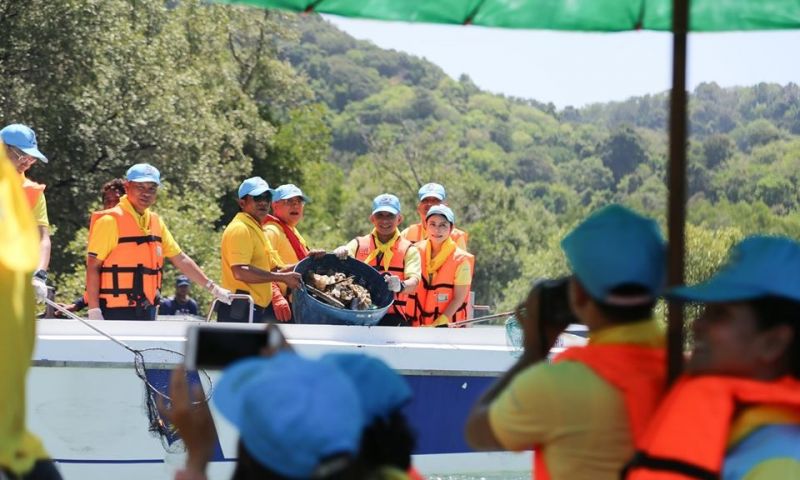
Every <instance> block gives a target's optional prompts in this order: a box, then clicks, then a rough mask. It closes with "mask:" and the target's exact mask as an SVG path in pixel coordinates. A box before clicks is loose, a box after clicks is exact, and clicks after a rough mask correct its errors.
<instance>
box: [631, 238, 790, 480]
mask: <svg viewBox="0 0 800 480" xmlns="http://www.w3.org/2000/svg"><path fill="white" fill-rule="evenodd" d="M667 296H668V297H671V298H674V299H676V300H682V301H687V302H700V303H702V304H704V305H705V309H704V311H703V313H702V314H701V315H700V317H699V318H698V319H697V320H695V321H694V323H693V324H692V332H693V340H694V347H693V349H692V353H691V356H690V357H689V360H688V362H687V364H686V374H685V375H684V376H683V377H680V378H679V379H678V380H677V381H676V382H675V384H674V385H673V386H672V388H671V389H670V392H669V394H668V395H667V396H666V398H664V400H663V402H662V403H661V405H660V406H659V409H658V411H657V412H656V415H655V417H654V418H653V421H652V422H651V423H650V425H649V426H648V430H647V432H646V436H645V441H644V442H642V444H641V445H638V449H637V450H638V451H637V453H636V455H635V456H634V458H633V459H632V460H631V462H630V464H629V465H628V466H627V468H626V475H625V477H624V478H627V479H630V480H647V479H656V478H657V479H659V480H671V479H675V480H680V479H687V478H718V479H721V480H772V479H798V478H800V244H799V243H798V242H796V241H795V240H792V239H789V238H785V237H766V236H753V237H749V238H746V239H744V240H743V241H742V242H740V243H739V244H738V245H736V246H735V247H734V248H733V250H732V252H731V255H730V259H729V260H728V262H727V263H726V264H725V265H723V266H722V268H721V269H720V270H719V271H718V272H717V273H716V274H715V275H714V276H712V277H711V278H710V279H709V280H707V281H706V282H703V283H701V284H699V285H695V286H684V287H679V288H675V289H673V290H671V291H669V292H668V293H667Z"/></svg>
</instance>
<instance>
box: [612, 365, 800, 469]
mask: <svg viewBox="0 0 800 480" xmlns="http://www.w3.org/2000/svg"><path fill="white" fill-rule="evenodd" d="M753 405H774V406H779V407H789V408H792V409H797V410H798V411H800V380H797V379H795V378H792V377H783V378H781V379H779V380H776V381H772V382H762V381H757V380H751V379H744V378H736V377H723V376H711V375H709V376H698V377H688V376H685V377H683V378H681V379H679V380H678V381H677V382H676V383H675V385H674V386H673V387H672V389H671V390H670V392H669V394H668V395H667V397H666V398H665V399H664V401H663V402H662V404H661V406H660V407H659V409H658V411H657V412H656V414H655V416H654V417H653V419H652V421H651V422H650V425H649V426H648V428H647V432H646V434H645V436H644V438H643V440H642V442H641V444H640V445H638V448H637V453H636V455H635V456H634V458H633V459H632V460H631V461H630V462H629V463H628V465H627V466H626V467H625V470H624V471H623V476H622V478H625V479H628V480H689V479H705V478H709V479H712V478H713V479H716V478H719V475H720V472H721V471H722V464H723V461H724V458H725V450H726V448H727V442H728V437H729V434H730V425H731V423H732V421H733V420H734V417H735V415H736V414H737V408H738V407H741V406H753Z"/></svg>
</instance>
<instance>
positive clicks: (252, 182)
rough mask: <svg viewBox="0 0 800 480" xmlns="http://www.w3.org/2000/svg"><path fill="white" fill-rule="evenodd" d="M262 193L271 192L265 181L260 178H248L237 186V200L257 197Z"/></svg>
mask: <svg viewBox="0 0 800 480" xmlns="http://www.w3.org/2000/svg"><path fill="white" fill-rule="evenodd" d="M264 192H272V190H271V189H270V188H269V184H268V183H267V181H266V180H264V179H263V178H261V177H250V178H248V179H247V180H245V181H244V182H242V184H241V185H239V198H244V197H245V196H246V195H250V196H252V197H257V196H259V195H261V194H262V193H264Z"/></svg>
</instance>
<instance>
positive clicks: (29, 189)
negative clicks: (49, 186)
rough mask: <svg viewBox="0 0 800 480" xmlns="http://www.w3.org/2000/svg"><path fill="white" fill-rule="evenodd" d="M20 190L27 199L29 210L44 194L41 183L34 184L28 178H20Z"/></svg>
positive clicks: (43, 187)
mask: <svg viewBox="0 0 800 480" xmlns="http://www.w3.org/2000/svg"><path fill="white" fill-rule="evenodd" d="M22 189H23V190H24V191H25V197H26V198H27V199H28V204H30V206H31V208H33V207H34V206H35V205H36V202H37V201H39V197H41V196H42V194H43V193H44V189H45V186H44V185H43V184H41V183H36V182H34V181H33V180H31V179H30V178H28V177H22Z"/></svg>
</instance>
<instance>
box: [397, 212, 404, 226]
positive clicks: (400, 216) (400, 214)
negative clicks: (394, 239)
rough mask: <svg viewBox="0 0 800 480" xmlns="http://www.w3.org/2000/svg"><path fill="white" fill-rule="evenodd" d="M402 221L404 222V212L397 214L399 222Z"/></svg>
mask: <svg viewBox="0 0 800 480" xmlns="http://www.w3.org/2000/svg"><path fill="white" fill-rule="evenodd" d="M401 223H403V214H402V213H398V214H397V224H398V225H400V224H401Z"/></svg>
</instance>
